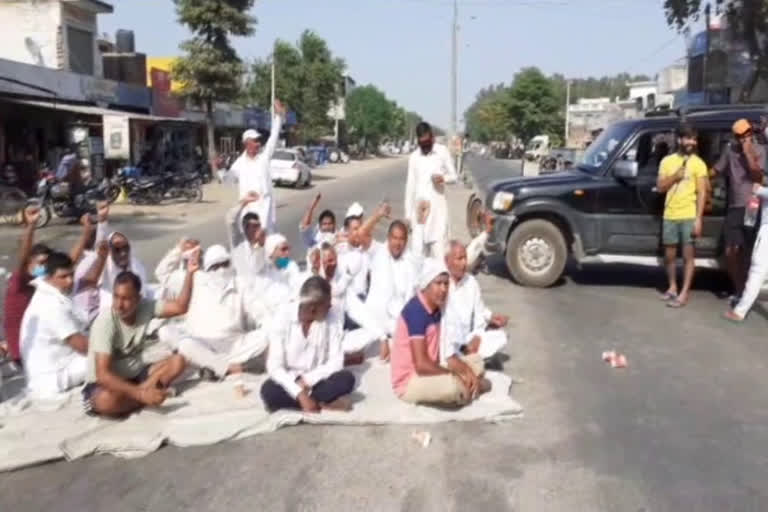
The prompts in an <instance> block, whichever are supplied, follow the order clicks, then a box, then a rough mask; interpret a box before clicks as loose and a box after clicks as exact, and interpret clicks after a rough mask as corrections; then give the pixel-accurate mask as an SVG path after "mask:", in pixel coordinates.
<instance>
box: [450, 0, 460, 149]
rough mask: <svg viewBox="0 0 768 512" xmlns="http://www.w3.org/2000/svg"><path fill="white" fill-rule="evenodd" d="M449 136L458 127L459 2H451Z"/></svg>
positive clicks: (455, 132) (456, 130) (456, 0)
mask: <svg viewBox="0 0 768 512" xmlns="http://www.w3.org/2000/svg"><path fill="white" fill-rule="evenodd" d="M451 49H452V53H451V133H450V135H451V136H455V135H456V134H457V133H458V131H459V127H458V124H457V122H456V115H457V114H456V113H457V110H458V80H459V76H458V75H459V70H458V67H459V1H458V0H453V33H452V41H451Z"/></svg>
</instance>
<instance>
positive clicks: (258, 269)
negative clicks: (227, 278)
mask: <svg viewBox="0 0 768 512" xmlns="http://www.w3.org/2000/svg"><path fill="white" fill-rule="evenodd" d="M255 197H256V196H253V195H251V196H246V197H245V198H244V199H242V200H241V201H240V203H239V204H238V205H237V206H235V207H234V208H232V209H230V210H229V211H228V212H227V215H226V225H227V233H228V235H229V250H230V251H232V268H233V269H234V270H235V274H237V277H238V278H239V279H242V280H244V281H246V282H247V283H251V282H252V281H253V280H254V279H255V277H256V275H258V274H260V273H262V272H263V271H264V266H265V265H266V255H265V251H264V243H265V242H266V238H267V231H266V230H265V229H264V226H263V225H262V222H261V218H260V217H259V215H258V214H257V213H254V212H249V211H248V210H247V209H246V207H247V206H248V204H250V203H252V202H253V201H255V200H256V199H255Z"/></svg>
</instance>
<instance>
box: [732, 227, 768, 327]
mask: <svg viewBox="0 0 768 512" xmlns="http://www.w3.org/2000/svg"><path fill="white" fill-rule="evenodd" d="M766 277H768V225H761V226H760V229H759V230H758V231H757V239H756V240H755V247H754V249H753V250H752V263H751V265H750V267H749V278H748V279H747V284H746V286H745V287H744V293H742V294H741V300H739V303H738V304H737V305H736V307H735V308H734V311H735V312H736V314H737V315H739V316H740V317H742V318H743V317H745V316H747V313H749V310H750V309H751V308H752V305H753V304H754V303H755V301H756V300H757V297H758V295H760V289H761V288H762V287H763V282H764V281H765V278H766Z"/></svg>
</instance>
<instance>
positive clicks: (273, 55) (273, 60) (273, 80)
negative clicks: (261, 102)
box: [269, 48, 275, 119]
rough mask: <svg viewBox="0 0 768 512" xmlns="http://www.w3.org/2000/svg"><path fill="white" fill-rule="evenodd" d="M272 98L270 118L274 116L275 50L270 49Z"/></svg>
mask: <svg viewBox="0 0 768 512" xmlns="http://www.w3.org/2000/svg"><path fill="white" fill-rule="evenodd" d="M271 98H272V100H271V101H270V103H269V112H270V114H271V117H272V119H274V117H275V50H274V48H273V49H272V94H271Z"/></svg>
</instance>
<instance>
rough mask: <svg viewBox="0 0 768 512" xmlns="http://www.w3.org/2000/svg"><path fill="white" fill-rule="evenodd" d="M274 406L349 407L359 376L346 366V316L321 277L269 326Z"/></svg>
mask: <svg viewBox="0 0 768 512" xmlns="http://www.w3.org/2000/svg"><path fill="white" fill-rule="evenodd" d="M269 332H270V333H269V352H268V355H267V373H268V374H269V380H267V381H266V382H265V383H264V385H263V386H262V388H261V398H262V400H263V401H264V405H265V407H266V408H267V410H268V411H270V412H272V411H277V410H280V409H299V410H302V411H304V412H319V411H320V410H322V409H335V410H349V409H350V407H351V404H350V402H349V400H348V399H347V398H346V396H347V395H348V394H349V393H351V392H352V390H353V389H354V386H355V377H354V375H352V373H350V372H349V371H347V370H344V369H343V367H344V351H343V349H342V335H343V334H342V319H341V318H339V316H338V315H337V314H336V313H335V312H334V311H332V310H331V286H330V285H329V284H328V281H326V280H325V279H323V278H322V277H320V276H315V277H311V278H310V279H308V280H307V281H306V282H305V283H304V284H303V285H302V286H301V292H300V294H299V300H298V301H292V302H291V303H289V304H286V305H284V306H283V308H281V310H280V313H279V314H278V316H277V318H276V320H275V322H273V323H272V326H271V328H270V331H269Z"/></svg>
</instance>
